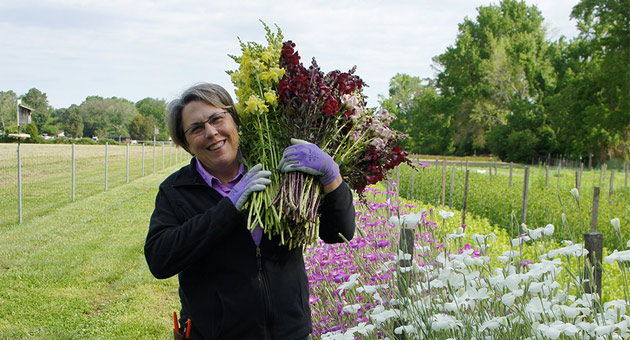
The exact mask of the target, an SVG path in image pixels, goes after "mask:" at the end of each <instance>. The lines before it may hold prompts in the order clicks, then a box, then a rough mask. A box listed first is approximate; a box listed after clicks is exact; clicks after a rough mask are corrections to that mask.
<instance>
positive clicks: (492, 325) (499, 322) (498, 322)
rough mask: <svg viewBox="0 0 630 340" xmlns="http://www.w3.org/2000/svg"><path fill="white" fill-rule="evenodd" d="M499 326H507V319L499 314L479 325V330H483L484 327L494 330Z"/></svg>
mask: <svg viewBox="0 0 630 340" xmlns="http://www.w3.org/2000/svg"><path fill="white" fill-rule="evenodd" d="M500 326H504V327H506V326H508V321H507V318H506V317H505V316H501V317H498V318H492V319H490V320H488V321H486V322H484V323H483V324H482V325H481V327H479V332H483V331H484V330H486V329H489V330H491V331H492V330H495V329H497V328H499V327H500Z"/></svg>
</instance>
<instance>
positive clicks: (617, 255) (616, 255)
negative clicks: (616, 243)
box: [604, 249, 630, 263]
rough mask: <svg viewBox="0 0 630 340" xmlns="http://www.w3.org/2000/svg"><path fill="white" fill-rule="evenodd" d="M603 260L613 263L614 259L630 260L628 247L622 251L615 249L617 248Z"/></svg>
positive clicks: (618, 260) (620, 260) (619, 260)
mask: <svg viewBox="0 0 630 340" xmlns="http://www.w3.org/2000/svg"><path fill="white" fill-rule="evenodd" d="M604 261H606V262H608V263H613V262H614V261H617V262H630V249H629V250H622V251H617V249H615V250H614V251H613V253H612V254H610V255H608V256H606V257H605V258H604Z"/></svg>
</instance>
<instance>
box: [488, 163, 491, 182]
mask: <svg viewBox="0 0 630 340" xmlns="http://www.w3.org/2000/svg"><path fill="white" fill-rule="evenodd" d="M488 172H489V173H490V175H488V176H490V177H489V179H490V183H492V164H490V165H488Z"/></svg>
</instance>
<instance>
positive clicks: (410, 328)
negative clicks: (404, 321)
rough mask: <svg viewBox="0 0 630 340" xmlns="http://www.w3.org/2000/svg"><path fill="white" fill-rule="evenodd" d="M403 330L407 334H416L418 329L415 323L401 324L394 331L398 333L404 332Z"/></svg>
mask: <svg viewBox="0 0 630 340" xmlns="http://www.w3.org/2000/svg"><path fill="white" fill-rule="evenodd" d="M403 332H404V333H406V334H416V333H417V332H418V331H417V330H416V327H414V326H413V325H406V326H400V327H396V329H394V333H396V334H403Z"/></svg>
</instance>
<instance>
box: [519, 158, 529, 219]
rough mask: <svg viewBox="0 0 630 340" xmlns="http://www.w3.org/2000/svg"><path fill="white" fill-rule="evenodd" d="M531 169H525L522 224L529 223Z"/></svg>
mask: <svg viewBox="0 0 630 340" xmlns="http://www.w3.org/2000/svg"><path fill="white" fill-rule="evenodd" d="M528 184H529V167H527V166H526V167H525V180H524V183H523V207H522V214H521V223H525V222H527V189H528V187H529V185H528Z"/></svg>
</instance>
